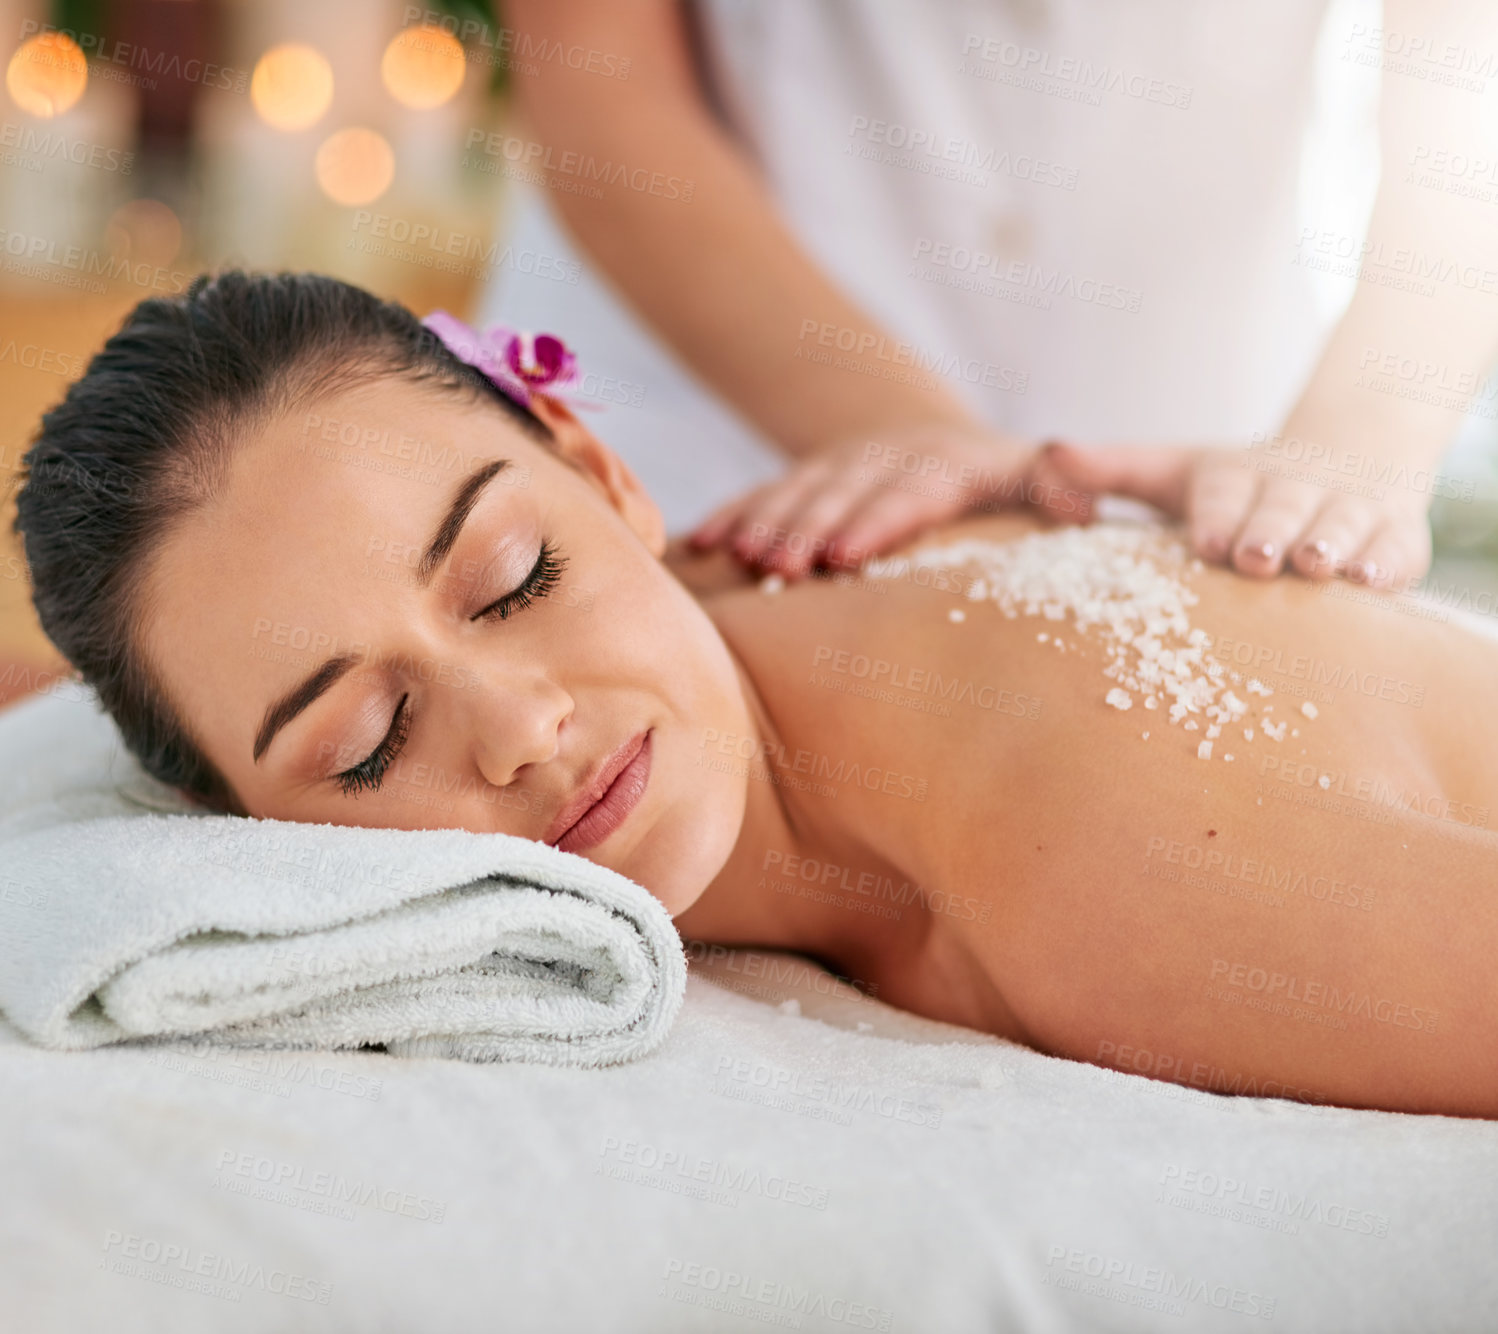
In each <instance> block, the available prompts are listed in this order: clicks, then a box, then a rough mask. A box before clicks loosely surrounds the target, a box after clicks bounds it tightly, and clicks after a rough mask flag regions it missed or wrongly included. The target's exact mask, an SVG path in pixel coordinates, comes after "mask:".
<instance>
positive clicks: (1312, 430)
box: [1056, 0, 1498, 588]
mask: <svg viewBox="0 0 1498 1334" xmlns="http://www.w3.org/2000/svg"><path fill="white" fill-rule="evenodd" d="M1386 38H1387V39H1388V44H1389V46H1390V49H1391V50H1393V49H1395V48H1397V49H1398V50H1399V51H1400V52H1402V53H1403V54H1400V55H1390V56H1388V57H1387V58H1386V57H1385V54H1384V51H1385V46H1386ZM1350 40H1351V39H1350ZM1362 41H1363V42H1365V43H1366V45H1359V47H1358V48H1357V50H1355V52H1354V54H1355V55H1358V56H1367V57H1369V58H1371V59H1374V60H1378V61H1382V62H1383V64H1384V70H1383V74H1382V92H1381V98H1380V109H1379V137H1380V146H1381V158H1382V173H1381V176H1380V180H1379V187H1378V193H1377V195H1376V196H1375V200H1374V206H1373V211H1372V215H1371V217H1370V219H1369V224H1368V235H1367V242H1366V243H1367V245H1368V246H1369V247H1370V250H1369V254H1368V256H1367V258H1366V262H1365V260H1364V257H1363V256H1361V255H1359V256H1355V257H1354V258H1353V259H1351V260H1345V259H1342V260H1341V262H1342V263H1344V264H1346V265H1348V266H1354V265H1355V266H1357V268H1358V269H1359V270H1360V272H1359V274H1358V280H1357V283H1356V289H1355V292H1354V295H1353V297H1352V299H1351V301H1350V302H1349V303H1348V307H1347V310H1346V312H1345V313H1344V315H1343V317H1342V319H1341V320H1340V321H1339V322H1338V324H1337V325H1336V327H1335V328H1334V329H1333V330H1332V333H1331V335H1330V337H1329V338H1328V340H1327V343H1326V346H1325V347H1324V348H1323V350H1322V354H1321V357H1320V360H1319V361H1318V362H1317V364H1316V366H1315V368H1314V370H1313V371H1312V373H1311V376H1310V378H1309V379H1308V381H1307V382H1306V385H1305V387H1304V389H1303V390H1302V392H1301V395H1300V398H1299V399H1298V400H1297V402H1296V404H1295V406H1294V407H1293V409H1292V410H1291V412H1290V415H1289V417H1288V418H1287V419H1286V420H1285V422H1284V424H1283V426H1282V427H1281V429H1280V431H1279V433H1278V434H1277V435H1276V436H1274V437H1272V438H1271V439H1269V440H1266V441H1263V442H1260V443H1259V444H1257V445H1256V446H1255V447H1254V448H1253V449H1251V450H1244V449H1223V448H1209V449H1204V450H1201V451H1199V452H1190V451H1185V452H1183V451H1180V450H1172V449H1169V448H1166V449H1148V448H1144V447H1141V446H1125V447H1117V446H1115V447H1111V448H1108V449H1104V450H1100V451H1095V452H1093V453H1091V454H1090V455H1089V454H1086V453H1085V452H1083V451H1076V450H1067V451H1063V452H1062V453H1061V454H1059V455H1057V456H1056V462H1057V463H1059V464H1063V465H1064V468H1065V471H1066V472H1067V474H1068V476H1069V477H1070V479H1071V481H1072V483H1073V485H1076V486H1078V487H1081V488H1083V489H1088V488H1093V489H1096V490H1099V491H1118V492H1122V493H1124V494H1127V495H1133V496H1138V497H1139V498H1141V499H1144V500H1149V501H1151V502H1152V503H1156V504H1160V503H1162V502H1161V500H1160V499H1159V497H1160V496H1164V497H1166V502H1165V503H1164V504H1163V505H1162V507H1163V508H1166V509H1168V510H1169V511H1170V512H1171V513H1176V514H1181V513H1184V514H1185V515H1186V516H1187V518H1188V519H1189V521H1190V526H1191V538H1192V545H1193V547H1194V549H1195V550H1196V551H1197V553H1198V554H1199V555H1201V556H1203V557H1205V558H1206V559H1208V560H1213V561H1222V560H1227V561H1230V562H1231V563H1232V564H1233V565H1235V566H1236V567H1237V568H1238V569H1239V570H1242V571H1244V572H1245V573H1249V574H1254V575H1262V576H1269V575H1275V574H1278V573H1279V572H1280V571H1281V570H1282V569H1294V570H1296V571H1298V572H1299V573H1301V574H1304V575H1307V576H1309V577H1315V578H1326V577H1330V576H1331V575H1333V574H1338V573H1343V572H1345V573H1346V574H1348V575H1349V577H1351V578H1353V579H1357V580H1361V581H1364V582H1366V583H1369V584H1373V585H1377V586H1380V587H1384V588H1392V587H1407V586H1408V585H1409V584H1410V583H1412V582H1413V581H1415V580H1417V579H1419V578H1420V577H1421V576H1422V575H1423V574H1424V573H1425V571H1426V569H1427V568H1428V566H1429V563H1430V526H1429V521H1428V519H1427V511H1428V509H1429V506H1430V502H1431V499H1432V497H1433V496H1434V495H1436V494H1438V493H1440V492H1441V491H1443V490H1444V491H1445V493H1446V494H1450V490H1449V486H1450V484H1449V482H1444V481H1441V480H1440V479H1438V478H1437V477H1436V474H1435V468H1436V465H1437V463H1438V462H1439V460H1440V458H1441V456H1442V454H1443V453H1444V452H1445V450H1446V449H1447V447H1448V446H1449V445H1450V443H1451V440H1452V437H1453V436H1454V435H1455V433H1456V430H1457V428H1458V426H1459V425H1460V424H1461V420H1462V417H1461V413H1460V412H1459V411H1453V410H1452V406H1451V404H1452V401H1453V400H1454V399H1456V400H1459V399H1460V397H1461V393H1462V391H1461V390H1460V389H1459V388H1458V389H1456V390H1455V392H1453V386H1460V385H1462V384H1465V385H1466V387H1467V388H1466V391H1465V392H1467V393H1469V394H1470V393H1471V392H1472V391H1473V390H1474V389H1475V388H1476V386H1477V385H1478V384H1480V383H1481V382H1482V380H1483V378H1484V375H1485V373H1486V372H1487V370H1488V368H1489V367H1490V366H1491V364H1492V361H1493V357H1494V354H1495V352H1498V215H1495V213H1494V211H1493V206H1492V204H1491V203H1490V202H1488V201H1486V200H1482V199H1480V198H1472V197H1470V196H1469V195H1467V194H1464V193H1461V191H1460V186H1461V185H1462V178H1461V176H1460V174H1459V173H1455V174H1454V173H1453V172H1452V171H1451V170H1443V168H1442V167H1441V165H1440V164H1443V163H1445V164H1453V163H1461V164H1465V165H1466V166H1467V167H1469V168H1476V166H1477V164H1480V163H1491V162H1492V161H1494V159H1495V158H1498V115H1495V114H1494V112H1493V110H1492V107H1491V104H1492V101H1493V98H1494V96H1495V92H1494V90H1493V89H1492V88H1488V89H1487V90H1486V91H1482V92H1479V91H1476V90H1475V89H1474V88H1473V87H1472V86H1470V85H1472V84H1473V83H1474V82H1476V83H1477V84H1479V85H1480V84H1484V83H1487V82H1489V79H1490V75H1491V72H1492V68H1493V63H1494V61H1495V59H1498V7H1495V6H1494V5H1492V3H1491V0H1386V3H1385V6H1384V25H1383V27H1382V28H1381V29H1377V30H1374V31H1372V32H1370V33H1368V34H1367V35H1366V37H1365V38H1363V39H1362ZM1464 69H1466V70H1469V71H1471V70H1475V71H1476V72H1475V73H1474V72H1468V73H1465V74H1464V75H1462V71H1463V70H1464ZM1443 74H1447V75H1448V77H1447V78H1443V77H1442V76H1443ZM1458 75H1462V79H1463V81H1464V82H1465V84H1466V85H1468V86H1462V82H1454V81H1453V80H1455V78H1456V76H1458ZM1329 240H1330V241H1331V242H1332V243H1333V244H1335V243H1337V242H1345V241H1346V238H1343V237H1339V236H1330V237H1329ZM1315 244H1316V243H1315V241H1314V240H1313V241H1312V243H1311V246H1310V247H1308V252H1307V253H1308V257H1309V258H1312V259H1314V258H1315V253H1316V252H1315ZM1339 254H1340V255H1345V251H1340V250H1339ZM1183 464H1186V465H1189V466H1188V467H1187V470H1186V471H1185V472H1182V471H1181V467H1182V465H1183Z"/></svg>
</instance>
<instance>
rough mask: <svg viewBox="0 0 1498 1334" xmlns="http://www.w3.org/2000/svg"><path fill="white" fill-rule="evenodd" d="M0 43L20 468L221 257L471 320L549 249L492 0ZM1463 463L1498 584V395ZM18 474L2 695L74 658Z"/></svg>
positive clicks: (4, 318)
mask: <svg viewBox="0 0 1498 1334" xmlns="http://www.w3.org/2000/svg"><path fill="white" fill-rule="evenodd" d="M522 36H523V35H522ZM0 63H3V65H4V69H5V89H4V93H3V96H0V103H3V113H0V476H3V477H5V478H7V479H9V478H11V477H12V476H13V475H14V473H15V470H16V468H17V465H18V463H19V461H20V458H21V457H22V455H23V454H24V453H25V450H26V448H27V446H28V442H29V439H30V437H31V434H32V432H33V430H34V429H35V425H36V423H37V420H38V418H39V416H40V414H41V413H42V412H43V411H45V410H46V408H47V407H48V406H49V405H50V404H51V403H53V402H55V401H56V400H57V399H58V398H59V397H60V396H61V394H62V393H63V391H64V389H65V387H66V385H67V383H68V381H69V380H70V379H72V378H74V377H76V376H77V375H78V374H80V373H81V371H82V369H83V366H84V365H85V364H86V361H87V358H88V356H89V355H90V354H91V352H92V351H93V350H94V349H95V348H97V347H98V345H99V344H100V343H101V342H102V341H103V340H104V338H106V337H107V336H108V335H109V333H111V332H112V331H113V330H114V328H115V327H116V326H117V325H118V323H119V322H120V320H121V318H122V317H123V315H124V314H125V312H126V311H127V310H128V309H129V308H130V307H131V306H133V305H134V304H135V303H136V302H138V301H140V300H142V299H143V298H145V297H147V296H150V295H152V294H153V293H157V294H159V293H173V292H179V291H181V290H183V288H185V287H186V285H187V284H188V283H189V282H190V281H191V279H192V277H193V276H194V275H196V274H197V273H198V272H199V271H200V270H202V269H204V268H212V267H217V266H222V265H225V264H238V265H245V266H252V267H260V268H272V269H281V268H290V269H315V270H319V271H321V272H324V273H328V274H332V275H334V276H336V277H339V278H344V279H347V280H349V281H351V282H355V283H358V284H360V285H362V286H365V287H367V288H369V289H370V290H372V291H374V292H377V293H378V294H380V295H381V296H385V297H391V298H395V299H397V300H400V301H402V302H404V303H406V304H408V305H409V306H411V307H412V308H413V309H415V310H416V311H417V312H418V313H425V312H427V311H429V310H431V309H433V308H436V307H445V308H447V309H449V310H452V311H454V312H455V313H457V314H459V315H461V316H464V317H466V318H472V317H474V316H475V315H476V313H477V312H478V311H479V310H480V309H482V310H483V311H484V313H485V314H490V313H492V312H493V309H494V305H495V302H496V300H497V298H496V296H495V293H496V291H498V290H500V289H501V288H502V286H503V283H504V281H505V279H506V276H507V274H513V273H517V272H522V271H524V268H525V265H526V264H527V263H528V262H531V263H533V262H538V261H536V260H535V258H534V257H531V259H530V260H527V258H526V257H525V256H522V255H519V254H517V253H514V252H513V251H512V250H510V249H507V248H506V244H505V241H504V239H503V238H504V237H505V235H506V231H507V224H506V210H507V209H508V208H510V207H512V201H511V199H510V195H509V192H510V191H513V189H514V188H515V184H514V178H515V177H516V176H517V175H521V174H523V173H517V172H513V171H512V172H511V175H510V178H509V179H507V177H506V176H505V175H504V174H503V172H504V171H505V170H508V168H507V167H506V164H505V162H504V158H503V156H502V155H500V156H496V155H494V154H484V153H481V152H472V151H470V149H471V148H472V146H473V145H474V144H475V143H476V142H479V141H481V139H482V137H483V136H485V135H487V134H489V133H493V132H495V131H496V130H500V129H503V127H504V126H505V125H506V122H507V117H508V115H509V114H510V94H511V91H512V89H513V88H514V86H515V81H516V80H517V79H523V78H525V77H527V57H526V55H525V52H524V49H523V44H522V43H521V42H520V41H519V40H517V34H515V33H514V32H513V31H510V30H508V29H506V28H505V26H504V16H503V14H501V13H499V12H497V9H496V4H495V3H491V2H490V0H451V2H449V0H421V3H415V4H406V3H399V2H390V3H386V0H312V2H311V3H307V2H306V0H303V2H302V3H291V2H290V0H64V2H61V3H54V4H45V3H15V2H14V0H0ZM496 165H498V166H499V167H500V168H501V171H498V172H497V171H495V169H494V168H495V167H496ZM485 166H487V167H488V168H489V169H488V170H485ZM539 262H545V261H544V259H543V260H541V261H539ZM569 262H570V261H569ZM532 276H534V275H532ZM543 276H549V277H553V278H561V279H562V280H564V281H565V280H567V276H566V275H560V274H557V275H543ZM563 332H566V331H565V330H563ZM1489 378H1490V380H1491V381H1492V382H1493V386H1498V377H1489ZM602 433H603V434H605V435H607V432H606V431H604V432H602ZM1444 471H1445V472H1446V473H1447V474H1449V475H1453V476H1456V477H1459V478H1465V479H1470V480H1471V481H1472V482H1473V484H1474V487H1475V490H1474V492H1473V495H1474V497H1475V499H1474V500H1472V501H1469V502H1463V503H1455V502H1445V501H1442V500H1437V501H1436V503H1435V508H1434V511H1433V522H1434V525H1435V530H1436V536H1437V544H1438V546H1437V553H1438V560H1437V566H1436V570H1435V577H1436V578H1452V577H1459V578H1461V579H1463V580H1466V581H1468V582H1470V583H1472V584H1474V585H1481V586H1485V587H1490V588H1498V579H1495V578H1494V575H1493V573H1492V572H1493V570H1494V569H1495V568H1498V567H1495V558H1498V394H1494V393H1486V394H1480V395H1478V396H1476V398H1475V399H1474V401H1473V406H1472V410H1471V412H1470V413H1469V415H1468V417H1467V420H1466V423H1465V425H1464V428H1463V431H1462V433H1461V436H1460V438H1459V440H1458V441H1457V444H1456V446H1455V448H1454V449H1453V451H1452V453H1451V455H1450V456H1449V458H1448V460H1447V463H1446V465H1445V468H1444ZM11 489H12V488H10V487H7V491H6V509H5V522H4V532H3V536H0V544H3V545H0V571H3V572H4V574H5V577H4V578H3V579H0V668H6V669H8V671H9V674H8V675H6V676H5V677H4V679H3V680H0V698H5V697H9V696H10V695H13V694H15V693H19V691H20V690H22V689H25V688H29V687H34V686H36V685H38V684H45V678H44V676H41V675H39V674H44V673H47V672H50V671H54V670H56V669H57V668H58V667H59V666H60V664H59V663H58V662H57V660H56V657H55V654H53V652H52V651H51V650H50V648H49V646H48V644H47V642H46V640H45V638H44V637H43V636H42V634H41V631H40V629H39V627H38V626H37V625H36V622H35V619H34V616H33V615H32V612H31V607H30V601H29V593H28V585H27V581H26V572H25V568H24V563H23V561H22V560H21V557H20V551H19V546H18V544H17V542H16V541H15V539H14V538H13V536H12V535H11V532H10V523H11V518H12V515H13V503H12V502H11V499H10V493H11Z"/></svg>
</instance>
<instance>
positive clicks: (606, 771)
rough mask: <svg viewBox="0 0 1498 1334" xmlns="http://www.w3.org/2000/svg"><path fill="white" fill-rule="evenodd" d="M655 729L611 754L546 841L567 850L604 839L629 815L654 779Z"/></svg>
mask: <svg viewBox="0 0 1498 1334" xmlns="http://www.w3.org/2000/svg"><path fill="white" fill-rule="evenodd" d="M652 734H653V729H651V728H647V729H646V730H645V731H643V732H639V733H636V735H634V736H633V737H631V738H630V739H629V740H628V741H626V742H625V743H624V744H623V745H622V746H620V747H619V748H618V749H617V750H616V751H614V752H613V753H612V754H611V755H609V756H608V757H607V758H606V759H605V760H604V761H603V763H602V764H600V765H599V766H598V768H597V770H595V772H594V774H593V776H592V777H591V778H590V779H589V780H588V782H586V783H585V784H584V785H583V786H582V787H581V789H580V790H579V791H578V793H577V795H576V796H575V797H574V798H573V799H572V800H571V801H569V802H568V803H567V805H566V806H564V807H563V808H562V810H561V811H560V812H559V813H558V815H557V818H556V819H555V820H554V821H553V822H552V825H551V828H550V829H549V830H548V831H547V835H546V839H545V841H546V842H547V843H550V844H551V845H552V846H553V847H556V848H559V849H560V850H561V851H563V852H581V851H582V850H583V849H584V848H591V847H594V846H595V845H597V844H599V843H602V842H603V841H604V839H606V838H607V837H608V836H609V835H610V834H612V833H613V832H614V830H616V829H617V828H619V826H620V825H622V824H623V823H624V821H625V820H626V819H627V818H628V816H629V813H630V812H631V811H632V810H634V808H635V807H636V806H637V805H638V804H639V802H640V798H641V797H642V796H644V795H645V788H646V785H647V784H648V783H649V781H650V738H651V736H652Z"/></svg>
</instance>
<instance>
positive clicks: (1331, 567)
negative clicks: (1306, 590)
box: [1291, 496, 1385, 580]
mask: <svg viewBox="0 0 1498 1334" xmlns="http://www.w3.org/2000/svg"><path fill="white" fill-rule="evenodd" d="M1384 518H1385V514H1384V511H1383V509H1382V508H1381V507H1380V506H1378V505H1376V504H1372V503H1370V502H1369V501H1366V500H1359V499H1356V498H1354V497H1349V496H1337V497H1334V498H1333V499H1331V500H1329V501H1328V502H1327V503H1326V504H1325V505H1324V506H1322V508H1321V509H1320V510H1319V511H1318V512H1317V513H1316V514H1315V515H1314V516H1313V518H1312V519H1311V521H1310V523H1308V524H1307V525H1306V529H1305V532H1304V533H1303V534H1302V535H1301V538H1300V541H1299V543H1298V545H1297V547H1296V549H1295V551H1294V552H1293V553H1292V555H1291V561H1292V563H1293V564H1294V566H1295V568H1296V570H1297V571H1299V573H1301V574H1303V575H1305V576H1306V577H1307V578H1308V579H1330V578H1331V577H1332V576H1333V575H1336V574H1344V573H1345V574H1346V575H1347V576H1348V577H1349V578H1351V579H1356V580H1361V579H1362V576H1363V570H1362V568H1361V567H1359V568H1358V570H1357V573H1356V574H1354V572H1353V562H1354V560H1355V559H1356V557H1358V556H1359V555H1360V554H1361V553H1362V551H1363V548H1364V547H1365V546H1367V545H1368V539H1369V538H1370V537H1372V536H1373V533H1374V531H1375V529H1377V528H1378V527H1379V526H1380V525H1381V524H1382V523H1383V520H1384Z"/></svg>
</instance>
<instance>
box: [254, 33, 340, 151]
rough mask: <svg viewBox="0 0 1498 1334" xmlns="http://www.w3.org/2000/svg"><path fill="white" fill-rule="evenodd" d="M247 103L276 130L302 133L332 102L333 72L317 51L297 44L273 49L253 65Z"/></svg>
mask: <svg viewBox="0 0 1498 1334" xmlns="http://www.w3.org/2000/svg"><path fill="white" fill-rule="evenodd" d="M250 100H251V101H252V102H253V103H254V104H255V110H256V111H257V112H258V113H259V115H260V119H261V120H263V121H264V122H265V123H266V124H267V125H271V126H274V127H275V128H276V129H278V130H305V129H306V128H307V127H308V126H309V125H315V124H317V122H318V121H319V120H321V119H322V117H323V113H324V112H325V111H327V109H328V106H329V104H330V103H331V102H332V100H333V70H332V68H331V66H329V64H328V62H327V61H326V60H325V59H324V58H323V55H322V53H321V52H320V51H316V50H314V49H313V48H312V47H310V46H304V45H303V44H302V43H300V42H284V43H282V44H281V45H280V46H273V47H271V49H270V50H269V51H267V52H266V53H265V54H264V55H263V56H261V57H260V59H259V60H258V61H256V62H255V73H254V75H253V77H252V78H251V79H250Z"/></svg>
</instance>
